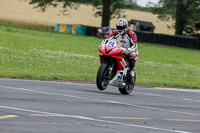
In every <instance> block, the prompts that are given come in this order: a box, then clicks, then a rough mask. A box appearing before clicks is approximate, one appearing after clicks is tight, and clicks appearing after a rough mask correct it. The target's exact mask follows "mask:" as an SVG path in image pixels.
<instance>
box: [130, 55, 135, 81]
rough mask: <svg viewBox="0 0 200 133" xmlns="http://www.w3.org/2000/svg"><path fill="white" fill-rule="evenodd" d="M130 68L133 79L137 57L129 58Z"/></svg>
mask: <svg viewBox="0 0 200 133" xmlns="http://www.w3.org/2000/svg"><path fill="white" fill-rule="evenodd" d="M129 67H130V75H131V77H132V78H134V77H135V69H134V68H135V57H134V56H129Z"/></svg>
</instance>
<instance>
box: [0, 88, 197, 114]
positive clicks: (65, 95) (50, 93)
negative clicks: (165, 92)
mask: <svg viewBox="0 0 200 133" xmlns="http://www.w3.org/2000/svg"><path fill="white" fill-rule="evenodd" d="M0 87H2V88H8V89H13V90H20V91H29V92H33V93H40V94H47V95H55V96H64V97H71V98H76V99H84V100H90V101H99V102H105V103H112V104H120V105H126V106H131V107H138V108H146V109H152V110H158V111H164V112H171V113H177V114H183V115H191V116H200V114H195V113H188V112H181V111H175V110H167V109H162V108H155V107H149V106H143V105H136V104H129V103H124V102H119V101H110V100H101V99H95V98H88V97H81V96H74V95H67V94H59V93H52V92H45V91H37V90H31V89H25V88H16V87H8V86H0Z"/></svg>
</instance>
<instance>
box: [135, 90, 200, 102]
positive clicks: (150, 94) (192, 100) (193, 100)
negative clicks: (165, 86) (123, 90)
mask: <svg viewBox="0 0 200 133" xmlns="http://www.w3.org/2000/svg"><path fill="white" fill-rule="evenodd" d="M134 93H136V94H143V95H149V96H156V97H163V98H169V99H178V100H180V99H181V100H185V101H191V102H200V100H197V99H189V98H175V97H170V96H163V95H157V94H152V93H144V92H134Z"/></svg>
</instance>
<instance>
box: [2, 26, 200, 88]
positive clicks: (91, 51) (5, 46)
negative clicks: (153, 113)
mask: <svg viewBox="0 0 200 133" xmlns="http://www.w3.org/2000/svg"><path fill="white" fill-rule="evenodd" d="M0 35H1V36H0V77H4V78H31V79H47V80H52V79H53V80H54V79H56V80H94V79H95V78H96V73H97V70H98V67H99V65H100V63H99V58H98V55H99V53H98V50H97V47H98V45H99V44H100V43H101V41H102V40H101V39H98V38H95V37H86V36H74V35H67V34H58V33H54V32H45V31H36V30H30V29H22V28H16V27H11V26H5V25H0ZM138 46H139V60H138V61H137V63H136V72H137V81H136V84H137V85H147V86H153V87H155V86H156V87H157V86H160V87H166V86H167V87H169V86H172V87H183V88H200V60H199V57H200V52H199V51H198V50H191V49H182V48H176V47H167V46H161V45H152V44H143V43H138Z"/></svg>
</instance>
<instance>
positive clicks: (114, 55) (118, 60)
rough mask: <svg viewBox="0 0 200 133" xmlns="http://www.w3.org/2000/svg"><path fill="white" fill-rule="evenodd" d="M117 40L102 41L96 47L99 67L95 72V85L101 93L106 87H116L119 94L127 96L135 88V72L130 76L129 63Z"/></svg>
mask: <svg viewBox="0 0 200 133" xmlns="http://www.w3.org/2000/svg"><path fill="white" fill-rule="evenodd" d="M119 43H120V42H118V41H117V40H107V39H106V40H104V41H102V43H101V45H100V46H99V47H98V50H99V52H100V55H99V57H100V63H101V65H100V67H99V69H98V72H97V77H96V84H97V88H98V89H99V90H101V91H103V90H105V89H106V88H107V87H108V85H111V86H115V87H118V89H119V92H120V93H121V94H124V95H128V94H130V93H131V92H132V90H133V88H134V86H135V80H136V72H135V71H134V76H132V75H131V73H130V72H131V71H130V69H129V63H128V61H127V60H126V58H125V56H124V51H123V50H122V49H121V48H120V46H119Z"/></svg>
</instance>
